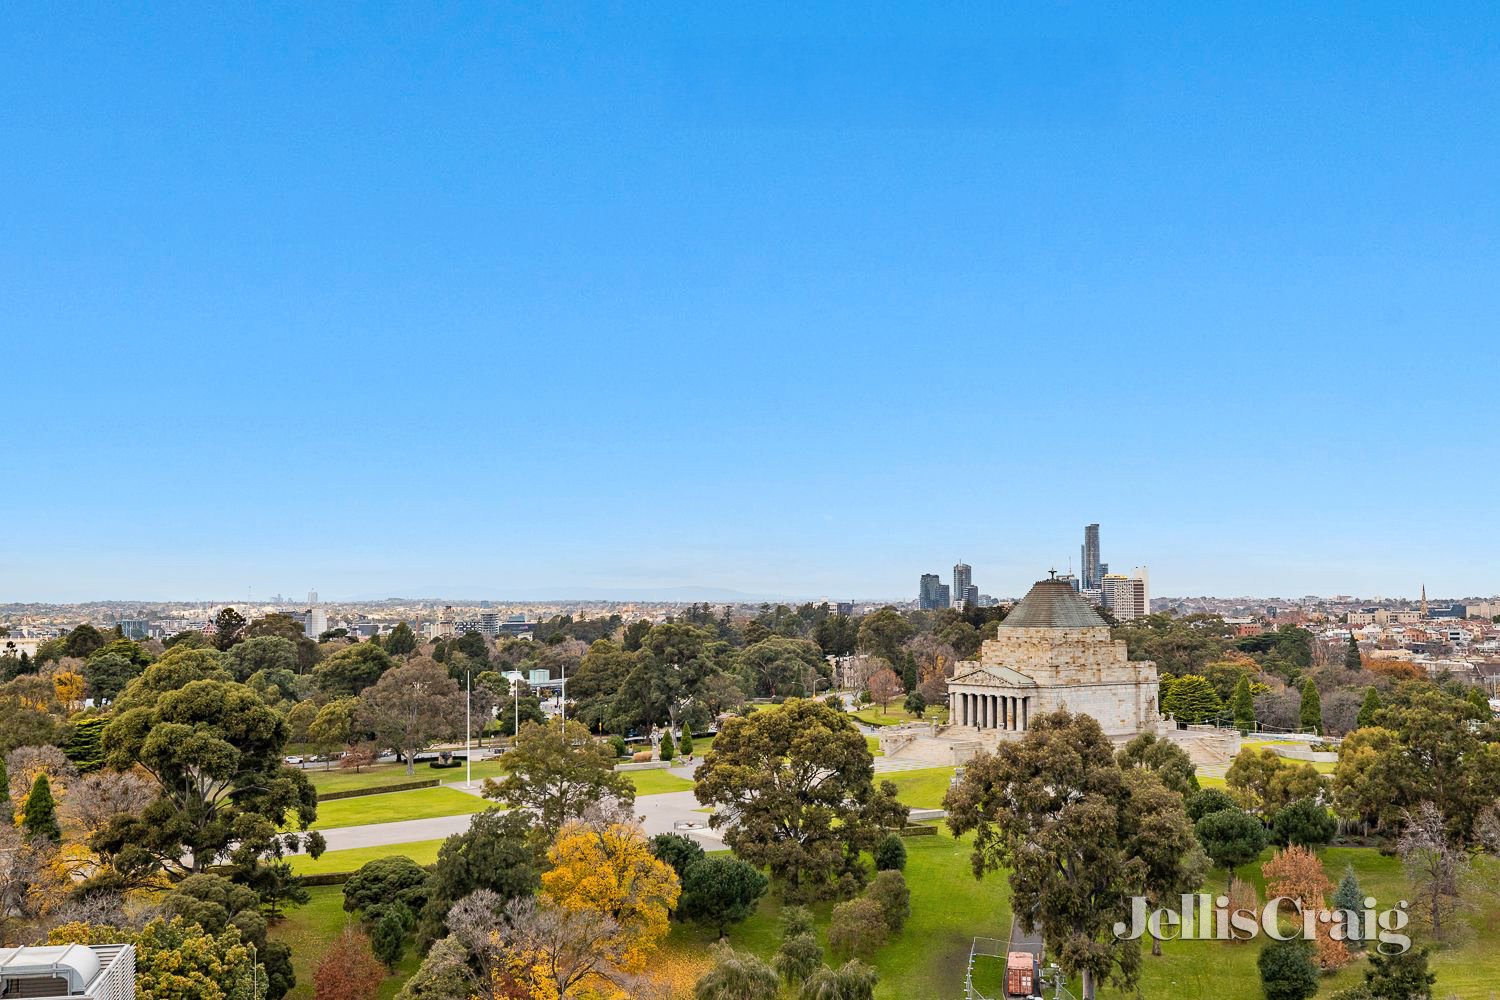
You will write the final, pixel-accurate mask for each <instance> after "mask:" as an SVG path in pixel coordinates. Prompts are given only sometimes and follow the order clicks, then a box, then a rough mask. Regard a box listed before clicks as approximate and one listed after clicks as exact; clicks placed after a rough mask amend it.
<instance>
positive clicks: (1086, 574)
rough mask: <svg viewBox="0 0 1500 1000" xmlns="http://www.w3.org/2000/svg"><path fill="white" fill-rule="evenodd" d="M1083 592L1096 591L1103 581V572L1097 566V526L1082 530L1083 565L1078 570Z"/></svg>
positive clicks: (1093, 525) (1092, 525)
mask: <svg viewBox="0 0 1500 1000" xmlns="http://www.w3.org/2000/svg"><path fill="white" fill-rule="evenodd" d="M1079 573H1080V574H1081V575H1082V577H1083V581H1082V582H1083V589H1084V590H1098V589H1099V585H1100V583H1101V582H1102V581H1103V579H1104V570H1103V568H1102V567H1101V566H1100V565H1099V525H1097V524H1090V525H1088V526H1086V527H1085V528H1084V529H1083V565H1082V567H1080V568H1079Z"/></svg>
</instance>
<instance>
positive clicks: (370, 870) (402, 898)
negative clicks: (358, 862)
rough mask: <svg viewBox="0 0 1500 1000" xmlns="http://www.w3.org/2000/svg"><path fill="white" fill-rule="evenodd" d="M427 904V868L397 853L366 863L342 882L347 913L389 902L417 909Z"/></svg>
mask: <svg viewBox="0 0 1500 1000" xmlns="http://www.w3.org/2000/svg"><path fill="white" fill-rule="evenodd" d="M426 901H427V869H425V868H423V867H422V866H421V865H419V864H417V863H416V862H415V861H413V860H412V859H411V858H408V857H405V856H403V855H399V854H398V855H394V856H392V857H388V858H376V859H375V860H374V861H370V862H367V863H366V864H364V865H362V866H361V867H360V869H359V871H357V872H355V873H354V874H353V875H351V876H350V877H349V881H347V882H345V883H344V909H345V910H348V911H350V912H353V911H355V910H364V911H370V910H373V909H375V908H376V907H380V906H388V905H390V904H392V903H402V904H404V905H406V906H409V907H411V908H412V909H413V910H420V909H421V908H422V904H423V903H425V902H426ZM376 950H377V953H378V951H379V949H378V948H377V949H376Z"/></svg>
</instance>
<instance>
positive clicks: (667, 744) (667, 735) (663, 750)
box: [656, 729, 677, 761]
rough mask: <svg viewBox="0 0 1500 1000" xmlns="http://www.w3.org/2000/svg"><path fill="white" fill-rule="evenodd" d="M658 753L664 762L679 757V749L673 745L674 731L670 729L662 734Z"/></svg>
mask: <svg viewBox="0 0 1500 1000" xmlns="http://www.w3.org/2000/svg"><path fill="white" fill-rule="evenodd" d="M656 752H657V754H658V755H659V756H660V757H661V759H662V760H666V761H670V760H671V759H672V758H673V757H675V756H677V747H676V746H674V745H673V743H672V730H670V729H668V730H667V731H666V732H664V733H662V734H661V744H660V745H659V746H658V747H657V748H656Z"/></svg>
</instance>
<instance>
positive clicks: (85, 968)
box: [0, 944, 135, 1000]
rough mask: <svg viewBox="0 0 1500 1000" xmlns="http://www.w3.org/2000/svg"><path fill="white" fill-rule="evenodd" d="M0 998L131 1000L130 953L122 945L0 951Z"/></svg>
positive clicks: (132, 950)
mask: <svg viewBox="0 0 1500 1000" xmlns="http://www.w3.org/2000/svg"><path fill="white" fill-rule="evenodd" d="M0 997H26V998H27V1000H79V998H83V1000H134V997H135V948H134V947H133V946H132V945H128V944H96V945H83V944H65V945H50V946H47V947H41V948H0Z"/></svg>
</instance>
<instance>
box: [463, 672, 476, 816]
mask: <svg viewBox="0 0 1500 1000" xmlns="http://www.w3.org/2000/svg"><path fill="white" fill-rule="evenodd" d="M464 685H465V687H466V691H465V693H464V787H465V788H473V787H474V673H473V671H470V670H465V671H464Z"/></svg>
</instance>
